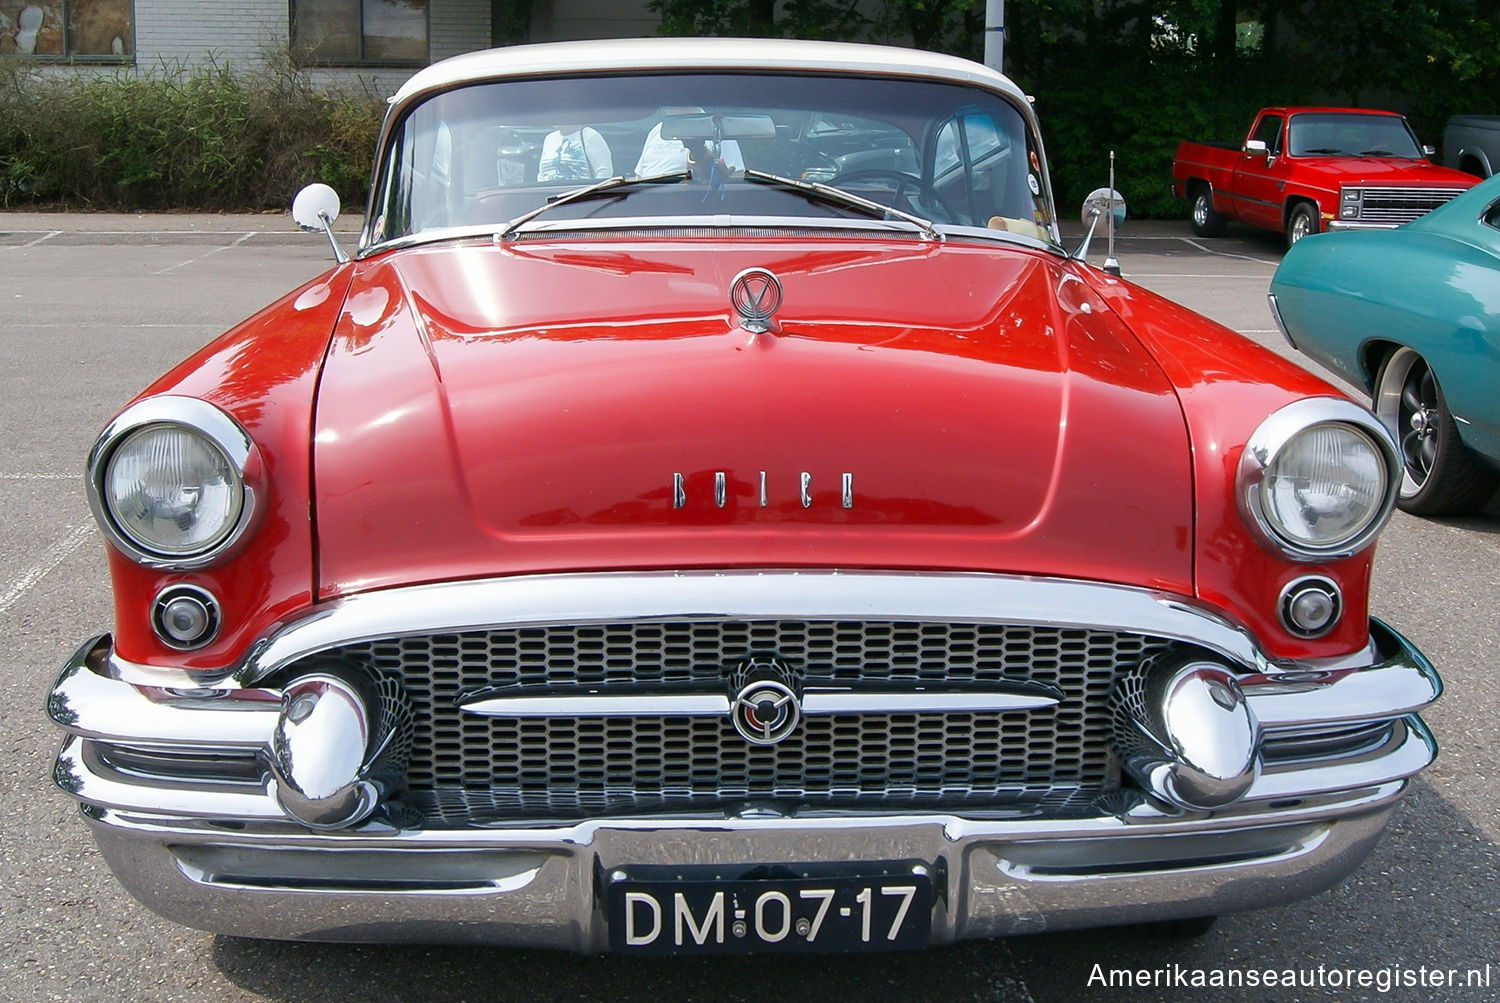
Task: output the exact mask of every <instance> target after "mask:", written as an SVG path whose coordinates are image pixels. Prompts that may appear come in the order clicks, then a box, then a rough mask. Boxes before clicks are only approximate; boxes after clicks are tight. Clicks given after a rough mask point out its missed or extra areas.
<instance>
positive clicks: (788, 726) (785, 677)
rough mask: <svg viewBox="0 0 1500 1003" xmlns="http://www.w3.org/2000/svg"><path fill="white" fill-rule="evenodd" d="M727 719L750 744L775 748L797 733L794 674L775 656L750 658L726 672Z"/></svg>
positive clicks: (798, 708) (799, 710)
mask: <svg viewBox="0 0 1500 1003" xmlns="http://www.w3.org/2000/svg"><path fill="white" fill-rule="evenodd" d="M728 676H729V678H728V682H729V687H730V692H731V694H732V696H731V698H730V703H729V718H730V720H731V721H733V722H734V730H735V731H737V732H739V733H740V735H741V737H743V738H744V739H745V741H747V742H750V743H752V744H754V745H775V744H776V743H777V742H780V741H782V740H783V739H785V738H786V737H787V736H789V735H791V733H792V732H794V731H796V730H797V723H798V722H799V721H801V720H802V707H801V703H800V701H799V700H798V697H797V691H796V690H795V689H793V687H795V686H798V685H799V683H798V673H797V672H796V670H794V669H793V668H792V667H791V666H790V665H788V664H787V663H786V662H784V661H782V660H781V659H780V658H778V657H777V656H775V655H765V654H761V655H751V656H750V657H749V658H747V659H745V660H744V661H743V662H740V663H739V664H737V665H735V666H734V667H733V668H731V669H730V670H729V673H728Z"/></svg>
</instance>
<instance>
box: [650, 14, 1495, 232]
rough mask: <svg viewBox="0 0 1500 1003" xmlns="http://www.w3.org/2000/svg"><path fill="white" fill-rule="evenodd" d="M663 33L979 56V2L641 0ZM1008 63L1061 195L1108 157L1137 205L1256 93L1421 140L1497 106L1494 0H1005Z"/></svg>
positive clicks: (1097, 172)
mask: <svg viewBox="0 0 1500 1003" xmlns="http://www.w3.org/2000/svg"><path fill="white" fill-rule="evenodd" d="M649 6H650V7H651V9H653V10H655V11H656V12H658V13H660V14H661V16H662V28H661V30H662V33H663V34H669V35H737V36H746V35H753V36H763V37H764V36H778V37H779V36H787V37H798V38H832V39H858V40H864V41H879V42H891V43H894V44H898V45H913V46H916V47H917V48H923V49H932V50H937V51H943V52H950V53H953V54H955V55H960V56H965V57H967V58H970V59H979V58H981V57H982V56H983V49H984V14H985V3H984V0H884V2H880V3H873V2H865V3H858V2H847V0H783V2H779V3H778V2H775V0H652V2H651V3H650V4H649ZM1005 70H1006V72H1007V73H1008V74H1009V75H1010V76H1011V77H1012V78H1014V79H1015V80H1016V81H1017V83H1019V84H1020V85H1021V86H1022V87H1023V88H1025V89H1026V91H1027V93H1029V94H1033V95H1035V97H1036V108H1037V111H1038V113H1039V114H1040V116H1041V118H1042V122H1043V133H1044V137H1043V138H1044V141H1045V142H1046V144H1047V150H1048V160H1049V165H1050V168H1051V174H1052V179H1053V183H1054V186H1055V187H1056V188H1057V193H1058V197H1059V199H1060V201H1061V202H1062V203H1063V204H1064V205H1071V204H1074V203H1076V202H1078V201H1079V200H1081V199H1082V197H1083V195H1084V194H1085V193H1086V192H1088V191H1089V190H1090V189H1092V188H1094V187H1097V186H1098V185H1099V184H1101V183H1102V181H1103V179H1104V174H1105V171H1106V170H1107V169H1108V160H1109V151H1110V150H1114V151H1115V152H1116V155H1117V163H1118V171H1119V175H1118V185H1119V187H1120V188H1121V189H1122V190H1123V191H1125V193H1126V195H1127V196H1128V197H1129V198H1130V200H1131V209H1132V212H1134V213H1137V214H1141V215H1146V216H1171V215H1178V214H1180V213H1181V212H1182V206H1181V205H1180V204H1179V203H1176V202H1175V201H1174V200H1173V199H1172V198H1171V196H1170V193H1169V190H1168V182H1169V178H1170V163H1171V158H1172V152H1173V150H1174V149H1175V148H1176V145H1177V143H1178V141H1179V140H1183V139H1217V140H1231V139H1239V138H1241V137H1242V135H1243V133H1244V131H1245V129H1246V127H1247V126H1248V125H1249V123H1250V118H1251V116H1252V115H1253V114H1254V113H1255V111H1256V110H1257V109H1259V108H1260V107H1262V106H1264V105H1268V104H1304V103H1307V104H1311V103H1318V104H1325V103H1326V104H1341V105H1350V106H1354V107H1383V108H1391V109H1393V110H1396V111H1400V112H1403V113H1405V114H1406V115H1407V116H1408V117H1409V118H1410V119H1411V121H1412V124H1413V125H1414V126H1415V127H1416V129H1417V131H1418V134H1419V135H1420V136H1421V137H1422V140H1423V142H1428V143H1434V144H1435V143H1437V142H1438V140H1439V138H1440V137H1441V133H1442V127H1443V123H1444V122H1445V121H1446V120H1447V118H1448V117H1449V116H1450V115H1454V114H1461V113H1490V114H1500V0H1421V2H1414V0H1341V2H1340V3H1337V4H1334V3H1326V2H1325V3H1319V2H1316V0H1012V2H1010V3H1008V4H1006V8H1005Z"/></svg>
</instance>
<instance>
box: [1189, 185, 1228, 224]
mask: <svg viewBox="0 0 1500 1003" xmlns="http://www.w3.org/2000/svg"><path fill="white" fill-rule="evenodd" d="M1188 219H1189V220H1190V221H1191V222H1192V224H1193V232H1194V233H1196V234H1197V235H1198V236H1200V237H1218V236H1220V235H1222V234H1223V233H1224V222H1225V220H1224V216H1223V215H1222V214H1221V213H1220V212H1219V211H1218V210H1216V209H1215V208H1214V193H1213V189H1212V188H1210V187H1208V185H1201V184H1200V185H1197V186H1196V187H1194V188H1193V194H1192V201H1191V202H1189V204H1188Z"/></svg>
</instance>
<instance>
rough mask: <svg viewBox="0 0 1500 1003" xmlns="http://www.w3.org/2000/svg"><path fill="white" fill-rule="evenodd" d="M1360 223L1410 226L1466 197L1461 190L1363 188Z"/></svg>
mask: <svg viewBox="0 0 1500 1003" xmlns="http://www.w3.org/2000/svg"><path fill="white" fill-rule="evenodd" d="M1360 191H1361V193H1362V197H1361V199H1360V209H1359V217H1358V219H1359V222H1361V223H1374V224H1382V225H1386V226H1400V225H1401V224H1402V223H1410V222H1411V221H1412V220H1414V219H1416V218H1417V217H1418V216H1423V215H1426V214H1427V213H1429V212H1431V211H1432V210H1434V209H1436V208H1437V207H1438V206H1440V205H1442V204H1443V203H1444V202H1447V201H1449V200H1450V199H1454V198H1457V197H1458V196H1460V195H1462V194H1463V193H1464V189H1462V188H1362V189H1360Z"/></svg>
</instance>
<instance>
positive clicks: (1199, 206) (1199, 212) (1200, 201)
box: [1193, 193, 1208, 226]
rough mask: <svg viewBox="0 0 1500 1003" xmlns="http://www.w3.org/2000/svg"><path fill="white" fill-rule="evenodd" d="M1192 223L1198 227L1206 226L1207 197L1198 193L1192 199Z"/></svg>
mask: <svg viewBox="0 0 1500 1003" xmlns="http://www.w3.org/2000/svg"><path fill="white" fill-rule="evenodd" d="M1193 222H1194V223H1196V224H1198V225H1199V226H1207V225H1208V196H1207V195H1204V194H1202V193H1200V194H1199V195H1198V196H1197V197H1196V198H1194V199H1193Z"/></svg>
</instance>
